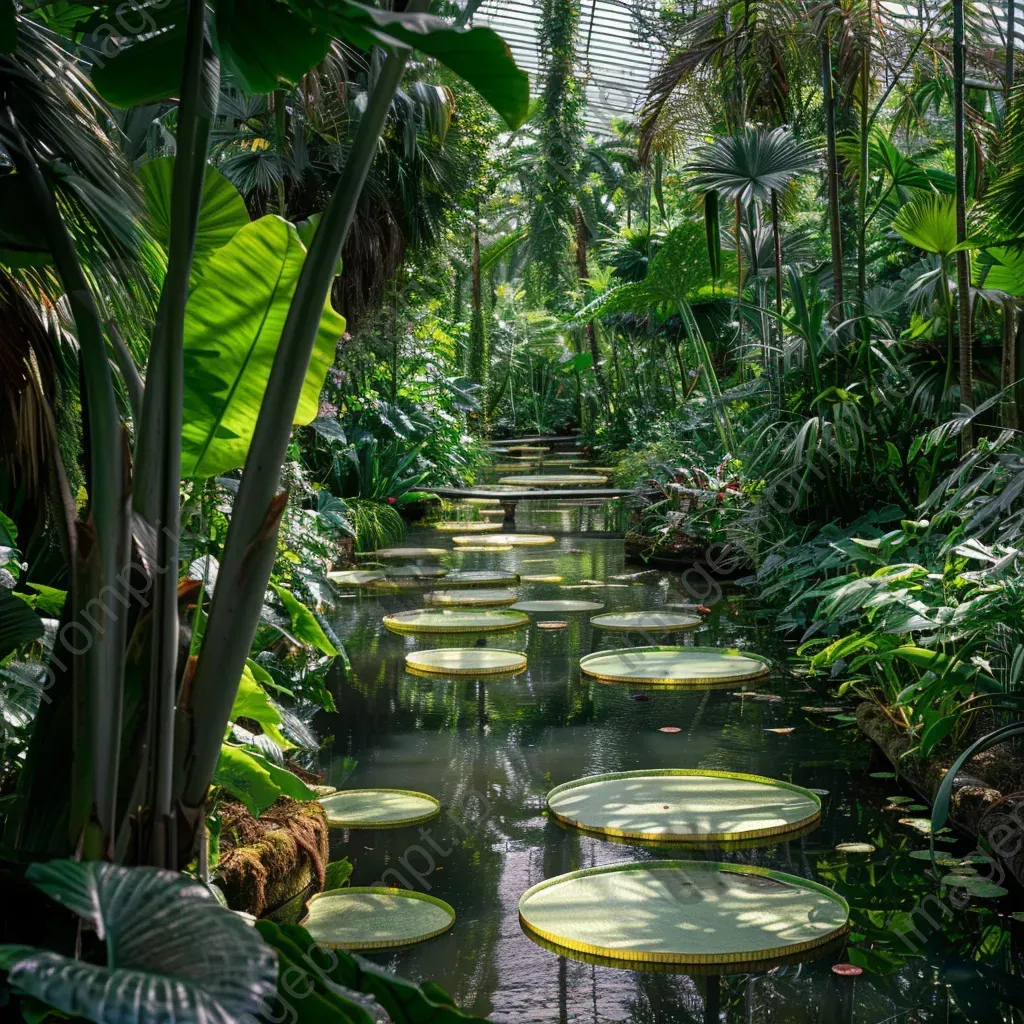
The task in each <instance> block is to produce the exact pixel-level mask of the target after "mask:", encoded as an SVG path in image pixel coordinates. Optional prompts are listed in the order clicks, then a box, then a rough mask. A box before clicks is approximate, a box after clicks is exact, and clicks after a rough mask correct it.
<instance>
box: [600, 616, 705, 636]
mask: <svg viewBox="0 0 1024 1024" xmlns="http://www.w3.org/2000/svg"><path fill="white" fill-rule="evenodd" d="M590 621H591V623H593V625H595V626H597V628H598V629H613V630H617V631H618V632H620V633H630V632H651V633H674V632H676V631H678V630H681V629H696V627H697V626H699V625H700V624H701V621H702V620H701V617H700V616H699V615H684V614H683V613H681V612H664V611H652V612H607V613H605V614H604V615H595V616H594V617H593V618H592V619H591V620H590Z"/></svg>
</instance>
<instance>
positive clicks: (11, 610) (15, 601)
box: [0, 588, 43, 659]
mask: <svg viewBox="0 0 1024 1024" xmlns="http://www.w3.org/2000/svg"><path fill="white" fill-rule="evenodd" d="M42 635H43V623H42V620H41V619H40V618H39V616H38V615H36V613H35V612H34V611H33V610H32V609H31V608H30V607H29V606H28V605H27V604H26V603H25V602H24V601H23V600H21V598H20V597H16V596H15V595H14V594H12V593H11V592H10V591H9V590H7V589H6V588H0V659H3V658H6V657H7V655H8V654H10V653H11V652H12V651H16V650H18V648H19V647H24V646H25V644H30V643H32V641H33V640H38V639H39V638H40V637H41V636H42Z"/></svg>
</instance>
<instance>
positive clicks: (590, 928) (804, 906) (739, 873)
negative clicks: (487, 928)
mask: <svg viewBox="0 0 1024 1024" xmlns="http://www.w3.org/2000/svg"><path fill="white" fill-rule="evenodd" d="M849 913H850V911H849V907H848V906H847V904H846V901H845V900H843V899H842V897H841V896H838V895H837V894H836V893H834V892H832V891H831V890H830V889H826V888H825V887H824V886H823V885H819V884H818V883H817V882H812V881H809V880H807V879H804V878H797V877H796V876H794V875H787V874H783V873H782V872H779V871H770V870H768V869H767V868H762V867H754V866H751V865H739V864H715V863H712V862H709V861H688V860H662V861H651V862H645V863H626V864H616V865H613V866H610V867H600V868H586V869H584V870H582V871H571V872H569V873H568V874H565V875H559V876H557V877H556V878H549V879H547V880H546V881H544V882H540V883H539V884H537V885H535V886H533V887H532V888H530V889H527V891H526V892H525V893H523V895H522V897H521V898H520V900H519V920H520V922H521V923H522V926H523V930H524V931H525V932H526V934H527V935H529V936H530V937H531V938H536V939H538V940H540V941H541V942H542V944H550V945H551V946H552V947H554V948H555V949H556V950H557V951H558V952H565V953H566V954H568V955H570V956H571V955H572V954H574V953H575V954H584V955H589V956H596V957H603V958H606V959H607V960H609V961H618V962H620V963H621V965H622V966H630V967H637V966H642V965H644V964H648V965H651V964H681V965H686V964H692V965H703V966H705V967H714V966H722V967H725V966H727V965H731V966H734V967H736V968H737V969H739V967H738V965H741V964H758V963H760V964H763V963H764V962H766V961H767V962H770V961H773V960H778V959H781V958H788V957H791V956H795V955H798V954H801V953H804V952H808V951H810V950H813V949H816V948H818V947H820V946H823V945H825V944H827V943H829V942H831V941H832V940H834V939H838V938H839V937H841V936H842V935H843V934H845V932H846V931H847V929H848V927H849V925H848V921H849Z"/></svg>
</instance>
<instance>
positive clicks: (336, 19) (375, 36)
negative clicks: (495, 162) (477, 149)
mask: <svg viewBox="0 0 1024 1024" xmlns="http://www.w3.org/2000/svg"><path fill="white" fill-rule="evenodd" d="M292 6H293V7H295V8H296V9H297V10H300V11H301V12H302V13H303V14H305V16H306V17H308V18H309V19H310V21H312V22H314V23H315V24H318V25H323V26H324V27H325V28H328V29H329V30H330V31H331V32H332V33H334V34H335V35H337V36H338V37H340V38H342V39H346V40H348V41H349V42H352V43H355V44H356V45H357V46H362V47H364V48H366V47H367V46H368V44H370V43H377V44H379V45H382V46H393V44H394V43H395V42H396V41H397V42H399V43H404V44H405V45H406V46H412V47H415V48H416V49H417V50H419V51H420V52H421V53H425V54H427V55H428V56H430V57H434V58H435V59H437V60H439V61H440V62H441V63H442V64H444V65H445V66H446V67H448V68H449V69H450V70H452V71H454V72H455V74H457V75H458V76H459V77H460V78H462V79H463V80H464V81H466V82H468V83H469V84H470V85H472V86H473V88H475V89H476V90H477V91H478V92H479V93H480V95H481V96H483V98H484V99H485V100H487V102H488V103H490V105H491V106H492V107H494V109H495V110H496V111H497V112H498V113H499V114H500V115H501V116H502V118H503V119H504V120H505V122H506V124H508V125H509V127H511V128H517V127H519V125H521V124H522V123H523V121H525V120H526V115H527V113H528V111H529V106H530V83H529V78H528V77H527V74H526V72H525V71H521V70H520V69H519V68H518V67H517V66H516V62H515V60H514V59H513V57H512V53H511V51H510V50H509V48H508V45H507V44H506V43H505V40H504V39H502V38H501V36H499V35H498V34H497V33H495V32H494V31H492V30H491V29H489V28H484V27H482V26H480V27H477V28H470V29H465V28H459V27H456V26H453V25H449V24H447V23H446V22H443V21H442V20H441V19H440V18H435V17H433V16H432V15H429V14H398V13H395V12H393V11H381V10H377V9H376V8H374V7H368V6H366V5H365V4H360V3H356V2H355V0H292Z"/></svg>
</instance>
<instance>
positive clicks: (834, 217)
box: [821, 27, 846, 324]
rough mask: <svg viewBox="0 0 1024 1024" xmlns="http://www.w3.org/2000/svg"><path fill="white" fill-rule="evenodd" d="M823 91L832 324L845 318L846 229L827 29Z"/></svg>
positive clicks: (823, 40) (823, 49)
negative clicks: (840, 189)
mask: <svg viewBox="0 0 1024 1024" xmlns="http://www.w3.org/2000/svg"><path fill="white" fill-rule="evenodd" d="M821 90H822V103H823V105H824V107H825V142H826V159H827V161H828V167H827V168H826V176H827V179H828V230H829V240H830V242H831V245H832V309H831V311H830V313H829V319H830V320H831V321H832V323H833V324H836V323H839V322H841V321H842V320H843V319H845V315H846V314H845V311H844V309H843V231H842V222H841V220H840V210H839V164H838V160H837V157H836V107H835V96H834V95H833V91H832V44H831V40H830V38H829V31H828V28H827V27H826V28H823V30H822V37H821Z"/></svg>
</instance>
